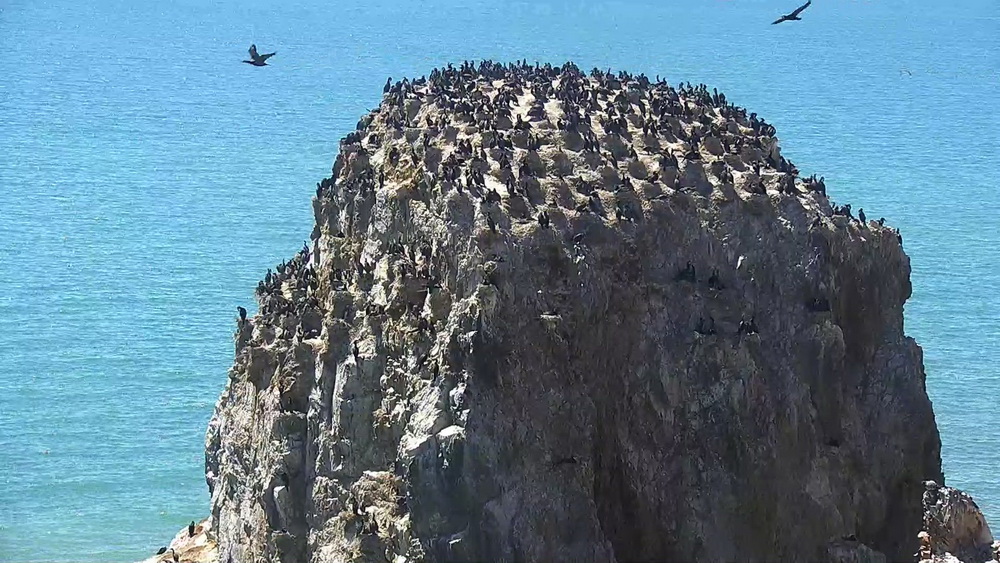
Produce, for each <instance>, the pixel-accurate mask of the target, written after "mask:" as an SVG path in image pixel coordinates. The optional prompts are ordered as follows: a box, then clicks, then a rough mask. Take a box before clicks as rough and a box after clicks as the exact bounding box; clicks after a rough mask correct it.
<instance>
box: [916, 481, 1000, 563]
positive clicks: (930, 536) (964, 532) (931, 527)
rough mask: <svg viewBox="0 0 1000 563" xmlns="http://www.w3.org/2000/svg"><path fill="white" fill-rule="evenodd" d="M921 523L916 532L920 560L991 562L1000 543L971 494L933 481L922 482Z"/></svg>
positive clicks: (958, 562)
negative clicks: (922, 518)
mask: <svg viewBox="0 0 1000 563" xmlns="http://www.w3.org/2000/svg"><path fill="white" fill-rule="evenodd" d="M924 485H925V491H924V498H923V506H924V525H923V529H922V530H921V532H920V534H919V536H918V537H919V539H920V544H921V545H920V551H919V552H918V557H919V558H920V560H921V561H931V562H934V563H948V562H957V563H987V562H989V563H992V562H994V561H996V560H997V555H998V549H1000V544H998V543H995V542H994V541H993V534H992V532H990V526H989V524H987V523H986V517H984V516H983V513H982V512H981V511H980V510H979V506H978V505H976V502H975V501H974V500H972V497H971V496H969V495H968V494H967V493H964V492H962V491H960V490H958V489H953V488H951V487H943V486H940V485H938V484H937V483H935V482H934V481H927V482H926V483H925V484H924Z"/></svg>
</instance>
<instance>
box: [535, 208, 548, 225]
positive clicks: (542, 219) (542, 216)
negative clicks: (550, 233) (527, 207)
mask: <svg viewBox="0 0 1000 563" xmlns="http://www.w3.org/2000/svg"><path fill="white" fill-rule="evenodd" d="M538 224H539V225H541V227H542V228H543V229H548V228H549V214H548V213H546V212H545V211H542V212H541V213H539V214H538Z"/></svg>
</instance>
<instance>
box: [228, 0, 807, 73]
mask: <svg viewBox="0 0 1000 563" xmlns="http://www.w3.org/2000/svg"><path fill="white" fill-rule="evenodd" d="M810 4H812V0H809V1H808V2H806V3H805V4H803V5H801V6H799V7H798V8H796V9H795V10H794V11H793V12H792V13H790V14H785V15H783V16H781V17H780V18H778V19H776V20H774V21H773V22H771V25H775V24H779V23H782V22H790V21H800V20H801V19H802V18H800V17H799V14H801V13H802V11H803V10H805V9H806V8H808V7H809V5H810ZM275 54H276V53H266V54H263V55H261V54H259V53H258V52H257V45H250V60H245V61H243V62H245V63H247V64H250V65H253V66H267V59H269V58H271V57H273V56H274V55H275Z"/></svg>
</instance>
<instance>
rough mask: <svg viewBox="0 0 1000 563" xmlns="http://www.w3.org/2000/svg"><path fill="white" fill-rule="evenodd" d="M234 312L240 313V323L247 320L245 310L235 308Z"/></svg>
mask: <svg viewBox="0 0 1000 563" xmlns="http://www.w3.org/2000/svg"><path fill="white" fill-rule="evenodd" d="M236 310H237V311H239V312H240V322H246V320H247V310H246V309H244V308H243V307H236Z"/></svg>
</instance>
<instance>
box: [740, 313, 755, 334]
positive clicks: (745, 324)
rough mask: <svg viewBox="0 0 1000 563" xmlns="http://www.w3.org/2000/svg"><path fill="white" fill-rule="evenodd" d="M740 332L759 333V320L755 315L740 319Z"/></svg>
mask: <svg viewBox="0 0 1000 563" xmlns="http://www.w3.org/2000/svg"><path fill="white" fill-rule="evenodd" d="M739 333H740V334H757V322H756V321H755V320H754V317H750V320H749V321H748V320H746V319H741V320H740V328H739Z"/></svg>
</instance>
